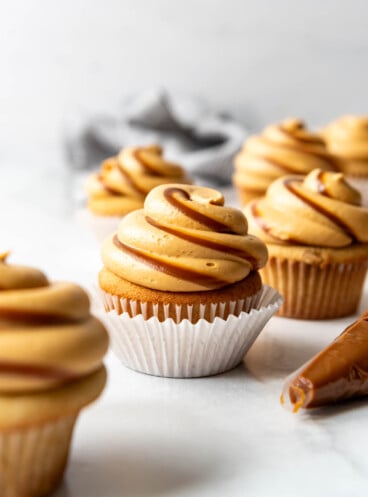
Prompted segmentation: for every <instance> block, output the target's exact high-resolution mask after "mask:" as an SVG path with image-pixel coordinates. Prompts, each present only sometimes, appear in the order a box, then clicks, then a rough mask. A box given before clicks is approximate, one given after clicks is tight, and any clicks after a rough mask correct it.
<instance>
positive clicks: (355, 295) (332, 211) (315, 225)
mask: <svg viewBox="0 0 368 497" xmlns="http://www.w3.org/2000/svg"><path fill="white" fill-rule="evenodd" d="M245 212H246V215H247V217H248V220H249V229H250V231H251V232H252V233H254V234H255V235H257V236H258V237H260V238H261V239H262V240H263V241H264V242H265V243H266V244H267V248H268V251H269V261H268V263H267V265H266V266H265V268H264V269H263V270H262V277H263V279H264V282H265V283H267V284H269V285H272V286H274V287H275V288H277V289H278V290H279V292H280V293H281V294H282V295H283V297H284V304H283V305H282V307H281V308H280V310H279V315H281V316H286V317H292V318H298V319H326V318H337V317H340V316H346V315H349V314H353V313H354V312H356V310H357V308H358V305H359V301H360V297H361V295H362V289H363V283H364V279H365V276H366V272H367V267H368V229H367V227H368V209H366V208H363V207H361V196H360V193H359V192H358V191H357V190H355V189H354V188H353V187H351V186H350V185H349V183H347V182H346V181H345V179H344V177H343V174H342V173H332V172H326V171H322V170H321V169H315V170H314V171H312V172H311V173H309V174H308V175H307V176H306V177H303V176H286V177H284V178H279V179H278V180H276V181H275V182H273V183H272V184H271V185H270V186H269V187H268V190H267V193H266V196H265V197H262V198H261V199H258V200H254V201H252V202H251V203H250V204H249V205H248V206H247V207H246V209H245Z"/></svg>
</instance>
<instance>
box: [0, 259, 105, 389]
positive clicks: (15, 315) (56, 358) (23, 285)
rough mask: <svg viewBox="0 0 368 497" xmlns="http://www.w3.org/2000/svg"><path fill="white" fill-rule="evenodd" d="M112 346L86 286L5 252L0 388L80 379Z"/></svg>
mask: <svg viewBox="0 0 368 497" xmlns="http://www.w3.org/2000/svg"><path fill="white" fill-rule="evenodd" d="M107 346H108V339H107V334H106V331H105V329H104V327H103V326H102V324H101V323H100V322H99V321H98V320H97V319H95V318H94V317H92V316H91V314H90V311H89V300H88V296H87V294H86V293H85V291H84V290H82V288H80V287H79V286H77V285H75V284H72V283H50V282H49V281H48V279H47V278H46V276H45V275H44V274H43V273H42V272H41V271H38V270H36V269H33V268H28V267H23V266H16V265H9V264H8V263H7V262H6V257H5V256H4V255H3V256H0V394H13V393H17V394H18V393H27V392H39V391H44V390H48V389H52V388H55V387H58V386H61V385H63V384H66V383H69V382H73V381H77V380H79V379H81V378H83V377H85V376H87V375H89V374H92V373H94V372H96V371H97V370H99V369H101V367H102V357H103V355H104V354H105V352H106V350H107Z"/></svg>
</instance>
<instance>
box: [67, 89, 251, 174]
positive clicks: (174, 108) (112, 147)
mask: <svg viewBox="0 0 368 497" xmlns="http://www.w3.org/2000/svg"><path fill="white" fill-rule="evenodd" d="M66 129H67V131H66V135H65V150H66V154H67V158H68V160H69V162H70V164H71V165H72V166H73V167H75V168H77V169H87V168H95V167H97V165H98V164H99V163H100V161H101V160H102V159H104V158H106V157H109V156H111V155H114V154H116V153H117V152H118V151H119V150H120V149H121V148H122V147H126V146H131V145H148V144H152V143H158V144H160V145H162V146H163V147H164V150H165V156H166V157H168V158H169V159H170V160H173V161H176V162H178V163H179V164H181V165H183V166H184V167H185V168H186V169H187V170H188V172H189V174H190V175H192V176H193V177H197V178H199V179H200V180H202V181H205V182H207V183H211V184H227V183H229V182H230V180H231V174H232V161H233V158H234V155H235V154H236V152H237V151H238V150H239V148H240V147H241V144H242V142H243V140H244V138H245V136H246V134H247V133H246V130H245V128H244V127H243V126H242V125H241V124H239V123H238V122H236V121H235V120H233V119H231V118H230V117H229V116H225V115H221V114H215V113H214V112H211V111H210V110H209V109H208V107H207V106H206V105H205V104H204V103H203V102H202V101H200V100H198V99H194V98H190V97H183V96H179V95H169V94H168V93H167V92H166V91H164V90H151V91H148V92H144V93H142V94H140V95H137V96H134V97H131V98H127V99H126V100H125V101H124V102H123V105H122V107H121V108H120V109H119V111H118V112H117V113H116V115H96V116H90V117H86V118H79V119H78V118H74V119H73V120H71V121H69V122H68V125H67V127H66Z"/></svg>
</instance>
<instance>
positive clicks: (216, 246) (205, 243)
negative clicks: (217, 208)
mask: <svg viewBox="0 0 368 497" xmlns="http://www.w3.org/2000/svg"><path fill="white" fill-rule="evenodd" d="M145 219H146V221H147V223H148V224H150V225H151V226H154V227H155V228H158V229H160V230H162V231H165V232H166V233H169V234H170V235H174V236H177V237H178V238H181V239H183V240H186V241H187V242H191V243H195V244H196V245H200V246H201V247H206V248H209V249H212V250H218V251H219V252H227V253H229V254H232V255H235V256H236V257H239V258H241V259H245V260H247V261H248V262H249V263H250V264H251V265H252V268H253V269H259V267H260V266H259V261H258V260H257V259H256V258H255V257H253V256H252V255H251V254H249V253H248V252H246V251H245V250H240V249H236V248H233V247H229V246H228V245H223V244H222V243H217V242H213V241H211V240H204V239H203V238H198V237H196V236H193V235H190V234H189V233H182V232H181V231H179V230H176V229H175V228H172V227H169V226H163V225H162V224H160V223H158V222H157V221H155V220H154V219H152V218H151V217H149V216H146V218H145Z"/></svg>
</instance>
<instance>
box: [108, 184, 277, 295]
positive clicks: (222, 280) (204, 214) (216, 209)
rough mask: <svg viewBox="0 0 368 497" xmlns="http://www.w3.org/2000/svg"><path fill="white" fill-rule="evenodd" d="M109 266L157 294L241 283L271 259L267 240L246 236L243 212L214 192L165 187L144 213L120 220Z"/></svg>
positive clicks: (110, 239)
mask: <svg viewBox="0 0 368 497" xmlns="http://www.w3.org/2000/svg"><path fill="white" fill-rule="evenodd" d="M102 260H103V262H104V265H105V267H106V268H107V269H108V270H110V271H111V272H112V273H114V274H115V275H117V276H119V277H121V278H123V279H126V280H128V281H130V282H132V283H136V284H138V285H141V286H146V287H148V288H151V289H154V290H162V291H172V292H193V291H205V290H214V289H217V288H222V287H224V286H226V285H230V284H232V283H235V282H238V281H241V280H243V279H244V278H246V277H247V275H248V274H249V273H250V272H251V271H253V270H257V269H259V268H260V267H262V266H263V265H264V264H265V263H266V260H267V249H266V247H265V245H264V244H263V242H261V241H260V240H258V239H257V238H256V237H254V236H252V235H249V234H248V224H247V220H246V218H245V216H244V214H243V213H242V212H241V211H240V210H238V209H234V208H232V207H226V206H225V205H224V198H223V196H222V195H221V193H219V192H218V191H216V190H212V189H210V188H203V187H198V186H192V185H182V184H170V185H161V186H158V187H156V188H155V189H154V190H152V191H151V192H150V193H149V194H148V195H147V197H146V200H145V203H144V209H140V210H137V211H134V212H132V213H130V214H128V215H127V216H125V218H124V219H123V220H122V221H121V223H120V225H119V229H118V232H117V234H114V235H112V236H110V237H108V238H107V239H106V240H105V242H104V244H103V247H102Z"/></svg>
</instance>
